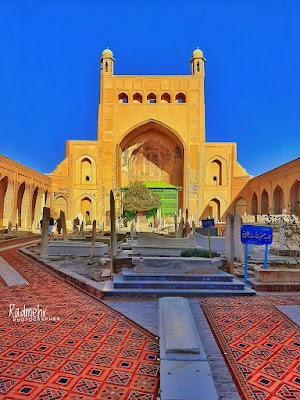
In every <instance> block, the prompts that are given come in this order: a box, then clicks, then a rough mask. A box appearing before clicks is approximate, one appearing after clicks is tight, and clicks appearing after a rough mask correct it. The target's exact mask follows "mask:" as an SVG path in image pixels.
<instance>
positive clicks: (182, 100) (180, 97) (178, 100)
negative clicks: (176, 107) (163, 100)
mask: <svg viewBox="0 0 300 400" xmlns="http://www.w3.org/2000/svg"><path fill="white" fill-rule="evenodd" d="M175 102H176V103H178V104H182V103H186V96H185V94H184V93H177V94H176V96H175Z"/></svg>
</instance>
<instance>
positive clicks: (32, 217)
mask: <svg viewBox="0 0 300 400" xmlns="http://www.w3.org/2000/svg"><path fill="white" fill-rule="evenodd" d="M38 192H39V188H38V187H36V188H35V189H34V192H33V195H32V201H31V224H33V222H34V219H35V210H36V201H37V197H38Z"/></svg>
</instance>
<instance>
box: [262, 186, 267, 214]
mask: <svg viewBox="0 0 300 400" xmlns="http://www.w3.org/2000/svg"><path fill="white" fill-rule="evenodd" d="M261 214H262V215H263V214H269V195H268V193H267V191H266V190H265V189H264V190H263V192H262V194H261Z"/></svg>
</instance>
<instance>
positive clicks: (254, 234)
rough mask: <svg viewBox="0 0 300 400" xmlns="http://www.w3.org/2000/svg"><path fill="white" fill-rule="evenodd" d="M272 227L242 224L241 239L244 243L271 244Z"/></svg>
mask: <svg viewBox="0 0 300 400" xmlns="http://www.w3.org/2000/svg"><path fill="white" fill-rule="evenodd" d="M272 240H273V229H272V228H271V227H270V226H259V225H243V226H242V227H241V241H242V243H244V244H257V245H264V244H271V243H272Z"/></svg>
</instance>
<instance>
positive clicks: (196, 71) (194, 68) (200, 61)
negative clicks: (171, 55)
mask: <svg viewBox="0 0 300 400" xmlns="http://www.w3.org/2000/svg"><path fill="white" fill-rule="evenodd" d="M205 61H206V60H205V58H204V57H203V53H202V51H201V50H200V49H199V47H197V49H196V50H194V51H193V56H192V58H191V59H190V63H191V74H192V75H201V76H203V77H204V75H205V73H204V62H205Z"/></svg>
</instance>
